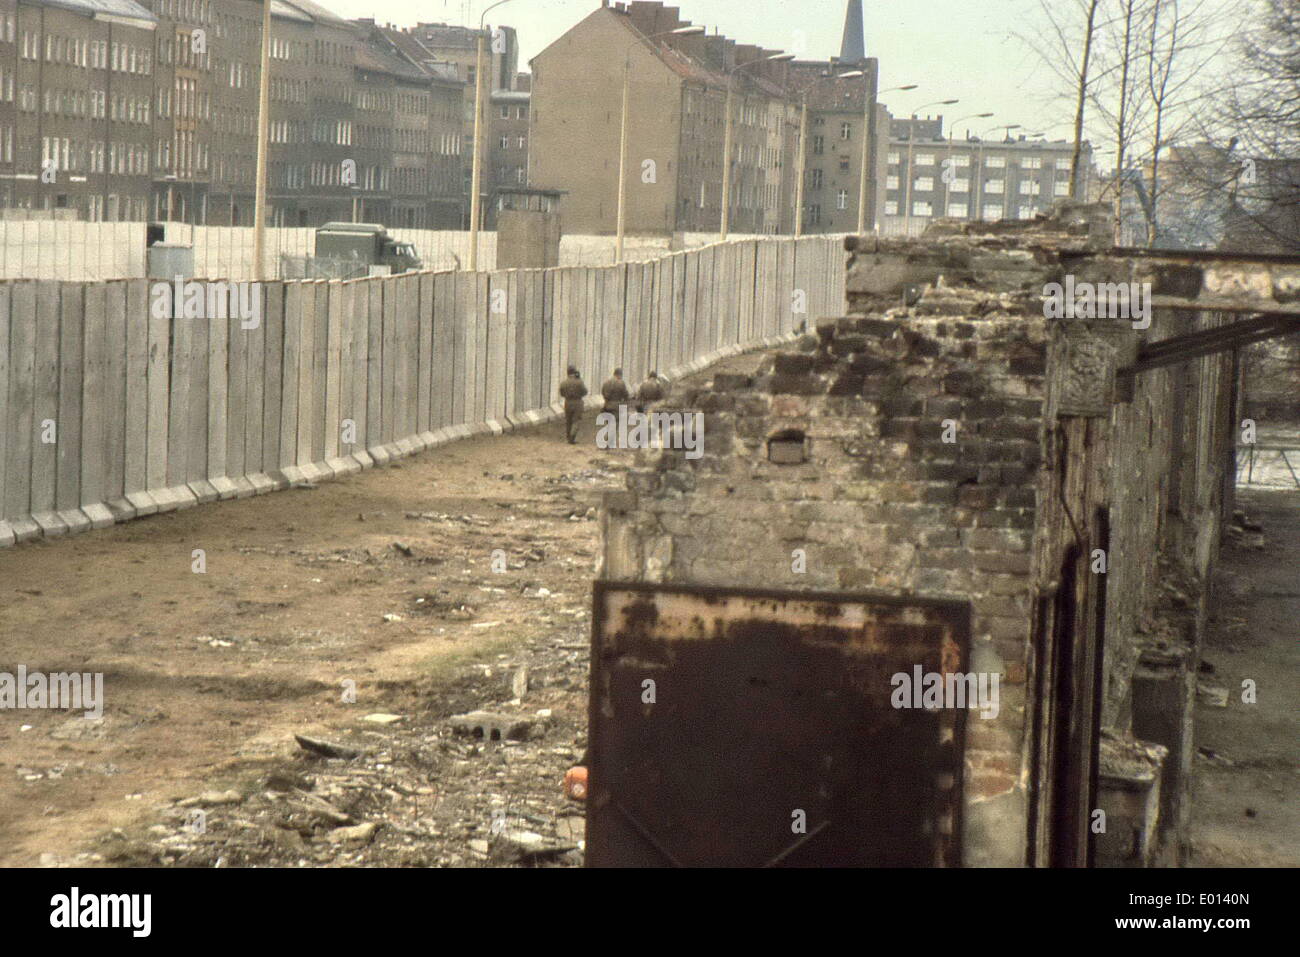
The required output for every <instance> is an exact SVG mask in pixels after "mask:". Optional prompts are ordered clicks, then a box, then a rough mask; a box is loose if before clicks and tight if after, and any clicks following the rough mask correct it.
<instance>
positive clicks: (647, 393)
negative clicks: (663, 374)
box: [636, 370, 664, 413]
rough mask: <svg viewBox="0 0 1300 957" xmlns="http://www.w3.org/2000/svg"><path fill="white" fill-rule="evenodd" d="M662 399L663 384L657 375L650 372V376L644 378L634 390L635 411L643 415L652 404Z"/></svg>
mask: <svg viewBox="0 0 1300 957" xmlns="http://www.w3.org/2000/svg"><path fill="white" fill-rule="evenodd" d="M663 397H664V383H663V380H662V379H660V378H659V373H657V372H655V371H653V370H651V372H650V374H649V375H648V376H646V377H645V381H644V382H642V383H641V385H640V387H639V388H638V389H637V390H636V410H637V411H638V412H641V413H644V412H645V410H646V409H647V408H649V406H650V404H651V403H652V402H658V401H659V400H660V399H662V398H663Z"/></svg>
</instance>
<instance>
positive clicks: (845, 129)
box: [840, 123, 853, 140]
mask: <svg viewBox="0 0 1300 957" xmlns="http://www.w3.org/2000/svg"><path fill="white" fill-rule="evenodd" d="M852 135H853V127H851V126H850V125H849V124H848V123H841V124H840V139H842V140H847V139H849V138H850V137H851V136H852Z"/></svg>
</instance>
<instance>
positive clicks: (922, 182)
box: [915, 176, 934, 193]
mask: <svg viewBox="0 0 1300 957" xmlns="http://www.w3.org/2000/svg"><path fill="white" fill-rule="evenodd" d="M915 189H917V190H919V191H920V192H922V193H928V192H930V191H931V190H932V189H934V177H933V176H918V177H917V179H916V184H915Z"/></svg>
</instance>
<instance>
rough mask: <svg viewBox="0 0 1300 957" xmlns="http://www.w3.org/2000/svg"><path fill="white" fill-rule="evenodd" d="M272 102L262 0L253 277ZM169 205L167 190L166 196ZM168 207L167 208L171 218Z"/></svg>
mask: <svg viewBox="0 0 1300 957" xmlns="http://www.w3.org/2000/svg"><path fill="white" fill-rule="evenodd" d="M270 102H271V0H262V72H261V75H260V76H259V77H258V82H257V185H256V190H255V199H254V201H253V279H254V280H256V281H257V282H261V281H262V280H263V279H265V278H266V156H267V152H268V150H267V147H268V145H269V144H268V139H269V133H270V112H271V111H270ZM167 203H168V205H169V206H170V205H171V198H170V194H169V196H168V200H167ZM170 214H171V210H168V216H169V218H170Z"/></svg>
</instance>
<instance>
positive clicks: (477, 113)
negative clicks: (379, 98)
mask: <svg viewBox="0 0 1300 957" xmlns="http://www.w3.org/2000/svg"><path fill="white" fill-rule="evenodd" d="M509 2H510V0H497V2H496V3H493V4H490V5H489V6H486V7H484V8H483V12H482V13H481V14H479V18H478V49H477V51H476V53H475V57H474V158H473V164H474V167H473V169H472V171H471V172H470V178H469V179H470V186H469V190H470V196H469V271H470V272H475V271H476V270H477V269H478V219H479V206H480V205H481V203H480V200H479V177H480V166H481V162H480V159H481V157H480V154H481V152H482V149H481V147H482V142H481V141H482V139H483V47H484V42H483V41H484V39H485V38H484V36H483V21H484V19H485V18H486V17H487V15H488V12H489V11H491V10H495V9H496V8H497V7H499V6H501V5H502V4H503V3H509Z"/></svg>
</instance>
